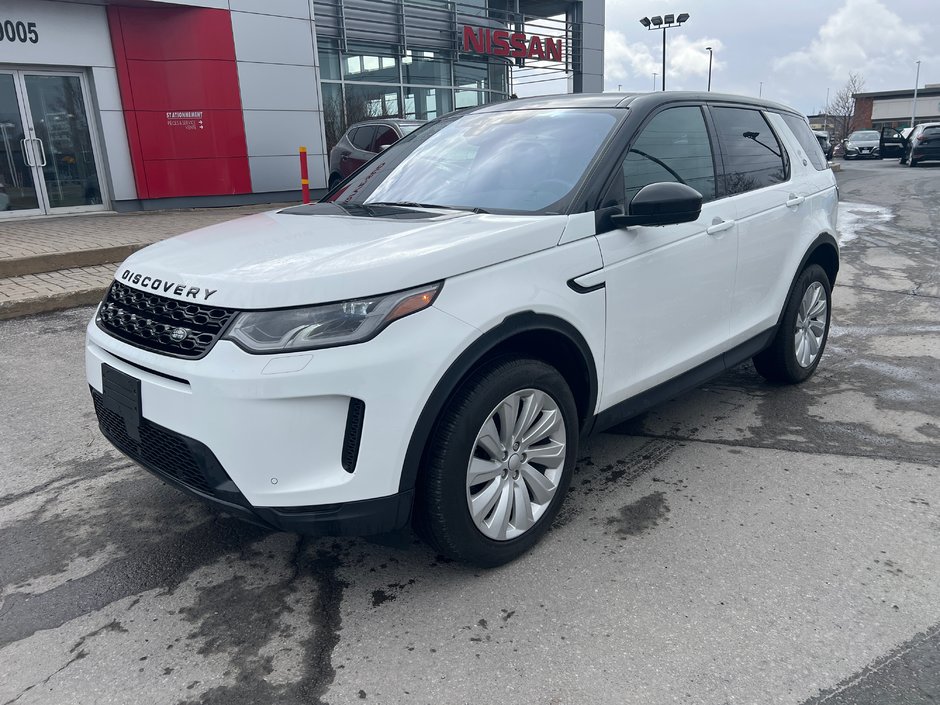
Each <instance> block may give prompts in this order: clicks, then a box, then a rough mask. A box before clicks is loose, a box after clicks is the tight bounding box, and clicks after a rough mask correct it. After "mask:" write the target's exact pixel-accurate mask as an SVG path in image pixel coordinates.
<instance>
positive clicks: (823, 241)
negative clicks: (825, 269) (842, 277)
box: [777, 233, 839, 327]
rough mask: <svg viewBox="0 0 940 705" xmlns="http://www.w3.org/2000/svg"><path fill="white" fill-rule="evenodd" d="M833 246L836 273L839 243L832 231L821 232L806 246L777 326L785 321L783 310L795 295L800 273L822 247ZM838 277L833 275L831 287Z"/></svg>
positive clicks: (837, 271)
mask: <svg viewBox="0 0 940 705" xmlns="http://www.w3.org/2000/svg"><path fill="white" fill-rule="evenodd" d="M826 246H829V247H832V248H833V249H834V250H835V253H836V274H838V273H839V243H838V242H837V241H836V239H835V238H834V237H833V236H832V235H831V234H830V233H820V234H819V235H817V236H816V239H815V240H813V243H812V244H811V245H810V246H809V247H808V248H806V252H805V253H804V255H803V259H802V260H800V266H799V267H797V268H796V272H794V274H793V279H791V280H790V287H789V288H788V289H787V297H786V298H785V299H784V300H783V306H782V307H781V309H780V315H779V316H778V317H777V326H778V327H779V326H780V323H781V322H782V321H783V312H784V311H785V310H786V308H787V301H789V300H790V297H791V296H792V295H793V288H794V287H795V286H796V280H797V279H799V278H800V275H801V274H802V273H803V270H804V269H806V265H807V264H808V263H809V261H810V259H812V257H813V255H814V254H816V252H817V251H818V250H819V248H820V247H826ZM835 284H836V277H835V275H833V277H832V281H830V282H829V286H830V287H835Z"/></svg>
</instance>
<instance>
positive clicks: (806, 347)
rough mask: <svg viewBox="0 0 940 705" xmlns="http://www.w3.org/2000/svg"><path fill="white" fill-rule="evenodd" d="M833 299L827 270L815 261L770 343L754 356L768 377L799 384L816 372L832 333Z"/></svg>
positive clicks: (799, 282)
mask: <svg viewBox="0 0 940 705" xmlns="http://www.w3.org/2000/svg"><path fill="white" fill-rule="evenodd" d="M831 300H832V286H831V285H830V283H829V277H828V275H827V274H826V271H825V270H824V269H823V268H822V267H820V266H819V265H818V264H811V265H810V266H808V267H807V268H806V269H804V270H803V273H802V274H800V276H799V278H798V279H797V280H796V285H795V286H794V287H793V292H792V293H791V294H790V298H789V299H788V300H787V304H786V306H785V307H784V310H783V318H782V320H781V321H780V328H779V329H778V330H777V334H776V335H775V336H774V339H773V342H772V343H771V344H770V347H768V348H767V349H766V350H764V351H763V352H760V353H758V354H757V355H755V356H754V367H756V368H757V371H758V372H759V373H760V374H761V375H762V376H763V377H764V378H765V379H767V380H769V381H771V382H782V383H784V384H798V383H799V382H803V381H804V380H807V379H809V377H810V376H812V374H813V373H814V372H815V371H816V367H817V366H818V365H819V360H820V358H822V354H823V350H825V348H826V340H827V339H828V337H829V319H830V316H831V313H832V312H831V307H830V305H829V302H830V301H831Z"/></svg>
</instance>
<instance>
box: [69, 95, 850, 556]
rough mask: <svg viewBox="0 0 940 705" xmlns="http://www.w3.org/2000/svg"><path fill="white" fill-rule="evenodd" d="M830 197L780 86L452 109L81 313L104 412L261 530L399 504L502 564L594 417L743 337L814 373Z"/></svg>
mask: <svg viewBox="0 0 940 705" xmlns="http://www.w3.org/2000/svg"><path fill="white" fill-rule="evenodd" d="M836 207H837V192H836V185H835V181H834V177H833V174H832V171H831V170H830V169H828V168H827V164H826V160H825V158H824V156H823V154H822V151H821V150H820V147H819V143H818V142H817V140H816V137H815V136H814V135H813V133H812V131H811V130H810V128H809V125H808V124H807V122H806V118H804V117H802V116H801V115H800V114H798V113H797V112H796V111H794V110H792V109H790V108H787V107H785V106H783V105H779V104H776V103H771V102H768V101H760V100H753V99H749V98H742V97H735V96H724V95H718V94H714V93H678V92H675V93H672V92H670V93H654V94H643V95H623V94H617V95H609V94H605V95H570V96H552V97H544V98H532V99H523V100H513V101H508V102H505V103H499V104H494V105H488V106H485V107H481V108H478V109H475V110H472V111H469V112H462V113H460V114H456V115H450V116H445V117H443V118H441V119H438V120H436V121H434V122H431V123H429V124H428V125H426V126H424V127H422V128H420V129H419V130H417V131H416V132H414V133H412V134H411V135H409V136H407V137H405V138H404V139H402V140H401V141H400V142H398V143H397V144H395V145H393V146H392V147H390V148H389V149H387V150H385V151H384V152H382V153H380V154H378V155H377V156H376V157H375V158H374V159H372V160H371V161H370V162H369V163H367V164H366V165H365V166H364V167H363V168H362V169H360V170H359V171H357V172H356V173H355V174H353V175H351V176H350V177H349V178H347V179H346V180H345V181H343V182H342V183H340V184H339V185H338V186H337V187H336V188H335V189H334V190H333V191H332V192H331V193H329V194H328V195H327V197H326V198H325V199H324V201H323V202H321V203H317V204H312V205H305V206H297V207H292V208H287V209H285V210H281V211H277V212H270V213H265V214H260V215H253V216H249V217H247V218H243V219H241V220H237V221H234V222H230V223H225V224H222V225H217V226H212V227H208V228H204V229H202V230H198V231H196V232H192V233H189V234H186V235H181V236H179V237H176V238H173V239H171V240H167V241H164V242H161V243H158V244H156V245H152V246H150V247H148V248H146V249H144V250H141V251H140V252H137V253H135V254H134V255H132V256H131V257H130V258H128V259H127V261H126V262H124V264H122V265H121V267H120V268H119V269H118V271H117V273H116V275H115V281H114V282H113V284H112V285H111V288H110V290H109V292H108V293H107V295H106V297H105V299H104V301H103V302H102V303H101V305H100V307H99V309H98V311H97V312H96V314H95V317H94V319H93V320H92V321H91V323H90V324H89V326H88V335H87V343H86V364H87V377H88V382H89V384H90V386H91V391H92V396H93V398H94V404H95V409H96V411H97V415H98V421H99V425H100V427H101V430H102V431H103V433H104V435H105V436H106V437H107V438H108V439H109V440H110V441H111V442H112V443H113V444H114V445H115V446H117V448H119V449H120V450H121V451H123V452H124V453H126V454H127V455H128V456H129V457H131V458H133V459H134V460H136V461H137V462H138V463H140V464H141V465H142V466H144V467H145V468H147V469H148V470H150V471H152V472H153V473H155V474H157V475H158V476H160V477H161V478H163V479H164V480H166V481H167V482H169V483H171V484H173V485H175V486H177V487H179V488H180V489H183V490H185V491H188V492H190V493H191V494H195V495H197V496H198V497H201V498H202V499H204V500H208V501H210V502H212V503H214V504H216V505H218V506H220V507H222V508H223V509H225V510H227V511H228V512H232V513H235V514H238V515H240V516H243V517H245V518H247V519H250V520H252V521H255V522H259V523H261V524H264V525H265V526H269V527H274V528H278V529H284V530H296V531H300V532H306V533H315V534H316V533H329V534H369V533H380V532H386V531H391V530H395V529H398V528H400V527H403V526H405V525H406V524H407V523H408V522H409V521H412V522H413V523H414V524H415V525H416V527H417V529H418V530H419V532H420V533H421V535H423V536H424V537H425V538H426V539H427V540H428V541H430V542H431V543H432V544H433V545H434V546H435V547H436V548H437V549H438V550H439V551H441V552H443V553H444V554H446V555H448V556H451V557H454V558H457V559H460V560H464V561H468V562H472V563H475V564H479V565H497V564H500V563H504V562H506V561H509V560H511V559H513V558H515V557H516V556H518V555H520V554H521V553H522V552H524V551H525V550H526V549H528V548H529V547H530V546H532V545H533V544H534V543H535V542H536V541H537V540H538V539H539V537H541V536H542V535H543V534H544V533H545V531H546V530H547V529H548V527H549V525H550V524H551V522H552V519H553V517H554V516H555V515H556V513H557V512H558V508H559V505H560V504H561V502H562V499H563V497H564V495H565V491H566V489H567V488H568V484H569V482H570V480H571V475H572V472H573V470H574V466H575V460H576V458H577V455H578V446H579V444H580V442H581V441H582V440H583V439H584V438H585V436H586V435H587V434H589V433H591V432H595V431H599V430H603V429H605V428H608V427H611V426H613V425H615V424H618V423H620V422H622V421H623V420H625V419H627V418H629V417H631V416H634V415H636V414H638V413H641V412H643V411H644V410H646V409H648V408H649V407H650V406H652V405H653V404H655V403H657V402H658V401H660V400H663V399H667V398H670V397H674V396H675V395H676V394H677V393H679V392H680V391H682V390H684V389H686V388H689V387H693V386H695V385H698V384H701V383H702V382H704V381H705V380H707V379H709V378H710V377H712V376H714V375H717V374H720V373H721V372H722V371H724V370H726V369H727V368H729V367H731V366H733V365H737V364H738V363H740V362H743V361H745V360H747V359H749V358H752V357H753V359H754V363H755V365H756V367H757V370H758V371H759V372H760V373H761V374H763V375H764V376H765V377H767V378H769V379H772V380H774V381H780V382H790V383H795V382H802V381H803V380H805V379H807V378H808V377H809V376H810V375H812V374H813V372H814V370H815V369H816V366H817V365H818V364H819V360H820V357H821V356H822V354H823V350H824V348H825V345H826V337H827V333H828V330H829V316H830V310H831V291H832V285H833V283H834V282H835V278H836V273H837V272H838V269H839V252H838V245H837V243H836V238H835V235H836ZM168 519H169V518H168Z"/></svg>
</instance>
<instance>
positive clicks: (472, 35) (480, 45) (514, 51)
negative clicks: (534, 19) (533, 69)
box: [463, 25, 564, 61]
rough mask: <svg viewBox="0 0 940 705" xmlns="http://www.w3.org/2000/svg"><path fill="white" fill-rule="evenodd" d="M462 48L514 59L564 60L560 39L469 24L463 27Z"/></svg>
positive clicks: (469, 51)
mask: <svg viewBox="0 0 940 705" xmlns="http://www.w3.org/2000/svg"><path fill="white" fill-rule="evenodd" d="M463 51H465V52H468V53H473V54H492V55H493V56H509V57H512V58H514V59H522V58H527V59H546V60H548V61H564V59H563V58H562V40H561V39H557V38H554V37H540V36H538V35H535V34H532V35H528V34H526V33H525V32H510V31H508V30H505V29H496V30H493V29H488V28H486V27H470V26H469V25H467V26H464V28H463Z"/></svg>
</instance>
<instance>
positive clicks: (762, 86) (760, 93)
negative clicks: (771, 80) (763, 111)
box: [757, 81, 764, 98]
mask: <svg viewBox="0 0 940 705" xmlns="http://www.w3.org/2000/svg"><path fill="white" fill-rule="evenodd" d="M757 97H758V98H763V97H764V82H763V81H761V82H760V88H758V89H757Z"/></svg>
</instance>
